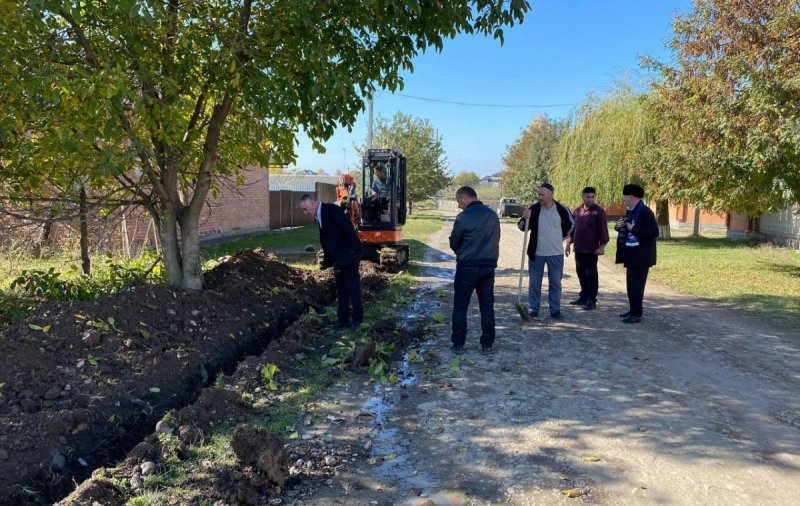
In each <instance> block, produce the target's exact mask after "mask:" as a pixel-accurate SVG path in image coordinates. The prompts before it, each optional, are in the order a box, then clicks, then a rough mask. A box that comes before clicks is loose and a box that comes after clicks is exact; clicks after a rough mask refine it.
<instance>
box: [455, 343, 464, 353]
mask: <svg viewBox="0 0 800 506" xmlns="http://www.w3.org/2000/svg"><path fill="white" fill-rule="evenodd" d="M453 353H455V354H456V355H461V354H462V353H464V345H461V346H456V345H455V344H454V345H453Z"/></svg>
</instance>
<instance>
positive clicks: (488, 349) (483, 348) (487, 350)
mask: <svg viewBox="0 0 800 506" xmlns="http://www.w3.org/2000/svg"><path fill="white" fill-rule="evenodd" d="M493 351H494V348H492V347H491V346H483V345H481V352H482V353H492V352H493Z"/></svg>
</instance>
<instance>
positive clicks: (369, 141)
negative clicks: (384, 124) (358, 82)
mask: <svg viewBox="0 0 800 506" xmlns="http://www.w3.org/2000/svg"><path fill="white" fill-rule="evenodd" d="M372 108H373V104H372V95H370V96H369V119H368V121H369V123H368V125H367V149H372Z"/></svg>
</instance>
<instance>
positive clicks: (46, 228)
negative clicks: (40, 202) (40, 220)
mask: <svg viewBox="0 0 800 506" xmlns="http://www.w3.org/2000/svg"><path fill="white" fill-rule="evenodd" d="M55 217H56V213H55V210H54V209H53V206H50V208H49V209H48V210H47V218H45V220H44V224H43V225H42V231H41V232H40V233H39V237H38V238H37V239H36V243H34V245H33V256H35V257H36V258H41V257H42V248H44V247H45V246H50V245H51V243H52V233H53V219H54V218H55Z"/></svg>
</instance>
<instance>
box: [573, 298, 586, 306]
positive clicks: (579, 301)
mask: <svg viewBox="0 0 800 506" xmlns="http://www.w3.org/2000/svg"><path fill="white" fill-rule="evenodd" d="M584 304H586V299H575V300H573V301H572V302H570V305H572V306H583V305H584Z"/></svg>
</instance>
